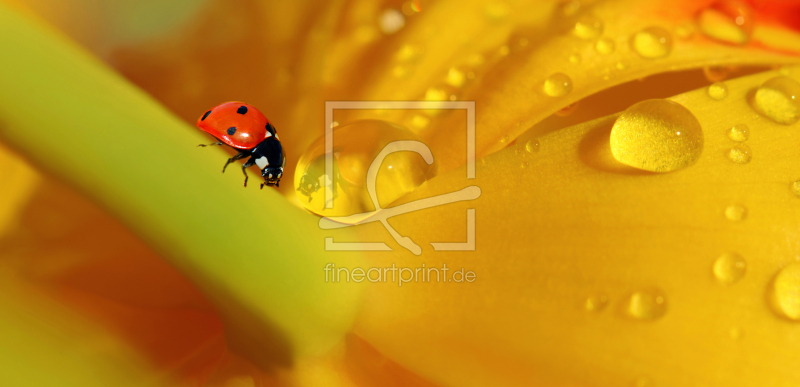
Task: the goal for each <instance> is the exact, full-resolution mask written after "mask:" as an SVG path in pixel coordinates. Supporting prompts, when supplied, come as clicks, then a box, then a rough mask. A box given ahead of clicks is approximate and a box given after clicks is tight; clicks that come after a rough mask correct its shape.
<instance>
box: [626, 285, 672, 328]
mask: <svg viewBox="0 0 800 387" xmlns="http://www.w3.org/2000/svg"><path fill="white" fill-rule="evenodd" d="M666 312H667V298H666V296H665V295H664V292H662V291H661V290H659V289H647V290H639V291H636V292H634V293H633V294H631V295H630V297H629V298H628V303H627V307H626V313H627V314H628V315H629V316H630V317H633V318H635V319H637V320H656V319H659V318H661V317H662V316H664V314H665V313H666Z"/></svg>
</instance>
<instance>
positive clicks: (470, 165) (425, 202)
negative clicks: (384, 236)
mask: <svg viewBox="0 0 800 387" xmlns="http://www.w3.org/2000/svg"><path fill="white" fill-rule="evenodd" d="M337 109H360V110H368V109H375V110H378V109H381V110H382V109H409V110H410V109H448V110H453V109H464V110H466V111H467V179H468V180H469V179H475V101H326V102H325V178H324V180H325V185H324V189H325V198H324V200H325V208H333V200H329V198H332V197H333V186H332V184H333V178H332V176H333V111H334V110H337ZM403 151H410V152H416V153H418V154H419V155H420V156H422V158H423V159H424V160H425V162H427V163H428V164H431V163H433V154H432V153H431V150H430V148H428V146H427V145H425V144H424V143H422V142H419V141H409V140H406V141H394V142H391V143H389V144H388V145H386V147H384V148H383V149H382V150H381V152H380V153H379V154H378V156H377V157H376V158H375V160H373V161H372V163H371V164H370V167H369V170H368V172H367V192H368V193H369V196H370V198H371V199H372V203H373V204H374V206H375V211H372V212H369V213H363V214H354V215H350V216H343V217H323V218H321V219H320V220H319V226H320V228H322V229H325V230H330V229H336V228H344V227H351V226H357V225H359V224H364V223H370V222H381V224H383V226H384V227H385V228H386V230H387V231H389V233H390V234H391V235H392V238H394V240H395V241H396V242H397V243H398V244H399V245H400V246H403V247H404V248H406V249H408V250H409V251H410V252H412V253H413V254H415V255H420V254H422V248H421V247H420V246H419V245H417V244H416V243H414V241H413V240H411V238H409V237H406V236H402V235H400V234H399V233H398V232H397V231H396V230H395V229H394V228H393V227H392V226H391V225H389V222H388V221H387V219H388V218H390V217H392V216H397V215H402V214H406V213H409V212H413V211H417V210H422V209H426V208H431V207H436V206H440V205H445V204H450V203H456V202H461V201H467V200H475V199H477V198H478V197H480V196H481V189H480V188H479V187H478V186H476V185H472V186H469V187H466V188H464V189H461V190H459V191H455V192H450V193H446V194H442V195H438V196H434V197H430V198H425V199H420V200H417V201H414V202H411V203H406V204H401V205H399V206H396V207H389V208H385V209H384V208H381V206H380V204H379V203H378V197H377V195H376V192H375V183H376V178H377V174H378V170H379V168H380V166H381V163H382V162H383V159H384V158H385V157H386V156H388V155H389V154H391V153H394V152H403ZM431 246H433V249H434V250H436V251H474V250H475V209H474V208H469V209H467V241H466V242H455V243H453V242H439V243H437V242H431ZM325 250H335V251H392V248H391V247H389V245H387V244H386V243H383V242H334V241H333V238H332V237H327V238H325Z"/></svg>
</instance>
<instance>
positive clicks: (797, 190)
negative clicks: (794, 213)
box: [792, 180, 800, 197]
mask: <svg viewBox="0 0 800 387" xmlns="http://www.w3.org/2000/svg"><path fill="white" fill-rule="evenodd" d="M792 192H794V194H795V195H797V196H798V197H800V180H797V181H795V182H794V183H792Z"/></svg>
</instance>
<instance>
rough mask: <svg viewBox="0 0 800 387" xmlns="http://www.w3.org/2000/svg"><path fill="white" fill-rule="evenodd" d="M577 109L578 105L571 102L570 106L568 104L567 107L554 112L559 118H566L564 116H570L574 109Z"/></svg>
mask: <svg viewBox="0 0 800 387" xmlns="http://www.w3.org/2000/svg"><path fill="white" fill-rule="evenodd" d="M577 108H578V103H577V102H573V103H571V104H569V105H567V106H564V107H563V108H561V109H559V110H558V111H556V115H557V116H559V117H566V116H568V115H570V114H572V113H573V112H574V111H575V109H577Z"/></svg>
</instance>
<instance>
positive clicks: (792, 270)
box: [769, 262, 800, 321]
mask: <svg viewBox="0 0 800 387" xmlns="http://www.w3.org/2000/svg"><path fill="white" fill-rule="evenodd" d="M769 293H770V294H769V301H770V306H771V307H772V310H773V311H774V312H775V313H776V314H778V315H779V316H782V317H786V318H788V319H791V320H795V321H798V320H800V262H792V263H790V264H788V265H786V266H785V267H784V268H783V269H781V270H780V271H779V272H778V274H777V275H776V276H775V278H774V279H773V280H772V284H771V286H770V292H769Z"/></svg>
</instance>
